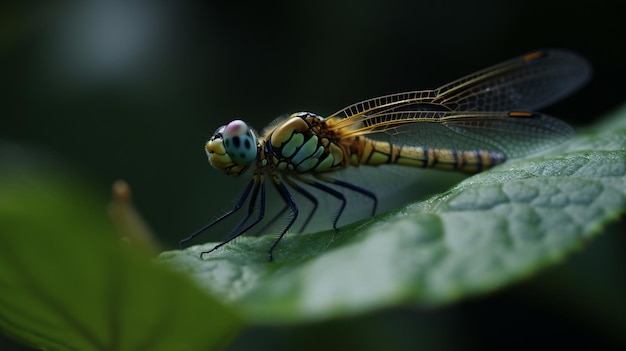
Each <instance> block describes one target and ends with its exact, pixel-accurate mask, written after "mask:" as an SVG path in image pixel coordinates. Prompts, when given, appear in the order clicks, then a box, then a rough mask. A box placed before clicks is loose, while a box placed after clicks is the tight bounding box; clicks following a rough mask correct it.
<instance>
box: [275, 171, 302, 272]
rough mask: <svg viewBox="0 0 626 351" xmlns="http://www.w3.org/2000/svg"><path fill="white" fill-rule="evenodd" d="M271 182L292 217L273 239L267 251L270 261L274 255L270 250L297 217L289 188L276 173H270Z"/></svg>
mask: <svg viewBox="0 0 626 351" xmlns="http://www.w3.org/2000/svg"><path fill="white" fill-rule="evenodd" d="M272 182H273V183H274V187H276V190H277V191H278V193H279V194H280V196H281V197H282V198H283V201H285V204H287V206H288V207H289V209H291V212H292V213H293V217H291V219H290V220H289V223H287V225H286V226H285V228H284V229H283V231H282V232H281V233H280V235H279V236H278V239H276V241H274V244H272V247H270V251H269V254H270V261H272V260H273V259H274V256H273V254H272V252H273V251H274V248H276V245H278V243H279V242H280V240H281V239H282V238H283V236H285V233H287V231H288V230H289V228H291V226H292V225H293V223H294V222H295V221H296V219H297V218H298V206H296V203H295V201H293V199H292V198H291V193H289V190H287V187H286V186H285V184H284V183H283V182H281V181H280V178H278V175H276V174H272Z"/></svg>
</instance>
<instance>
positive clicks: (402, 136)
mask: <svg viewBox="0 0 626 351" xmlns="http://www.w3.org/2000/svg"><path fill="white" fill-rule="evenodd" d="M590 74H591V68H590V65H589V64H588V63H587V61H586V60H585V59H584V58H583V57H582V56H580V55H578V54H576V53H574V52H571V51H568V50H562V49H546V50H538V51H534V52H530V53H527V54H525V55H522V56H519V57H517V58H514V59H511V60H508V61H505V62H503V63H500V64H497V65H494V66H492V67H489V68H486V69H483V70H480V71H478V72H476V73H473V74H470V75H468V76H465V77H463V78H460V79H458V80H455V81H453V82H451V83H449V84H446V85H443V86H441V87H439V88H437V89H434V90H418V91H409V92H402V93H396V94H391V95H385V96H381V97H376V98H372V99H368V100H364V101H361V102H357V103H355V104H352V105H349V106H347V107H345V108H343V109H341V110H339V111H338V112H336V113H334V114H332V115H330V116H328V117H321V116H318V115H316V114H314V113H311V112H298V113H294V114H291V115H289V116H287V117H286V118H283V119H281V120H279V121H275V122H274V123H272V124H271V125H270V126H269V127H267V128H266V129H265V130H264V131H263V133H262V134H258V133H257V132H256V131H255V130H254V129H253V128H251V127H250V126H249V125H248V124H247V123H246V122H244V121H242V120H233V121H232V122H230V123H228V124H226V125H224V126H221V127H219V128H218V129H217V130H216V131H215V133H214V134H213V135H212V136H211V137H210V139H209V140H208V141H207V143H206V145H205V151H206V154H207V156H208V159H209V162H210V164H211V165H212V166H213V167H215V168H216V169H218V170H221V171H223V172H224V173H225V174H227V175H229V176H233V177H239V176H242V175H243V174H244V173H246V172H247V171H249V170H251V171H252V177H251V179H250V181H249V182H248V183H247V185H246V187H245V188H244V190H243V192H242V193H241V195H240V196H239V198H238V199H237V200H236V203H235V205H234V207H233V208H232V209H231V210H229V211H227V212H225V213H224V214H223V215H221V216H220V217H218V218H216V219H215V220H213V221H211V222H210V223H208V224H206V225H205V226H203V227H202V228H200V229H199V230H197V231H196V232H194V233H193V234H191V235H190V236H188V237H186V238H184V239H183V240H181V241H180V248H181V249H182V248H183V246H184V245H185V243H187V242H188V241H190V240H192V239H194V238H195V237H196V236H198V235H200V234H201V233H203V232H205V231H206V230H208V229H209V228H211V227H212V226H214V225H215V224H217V223H219V222H221V221H222V220H224V219H225V218H227V217H229V216H231V215H233V214H235V213H237V212H238V211H239V210H240V209H242V208H245V204H246V201H247V200H248V198H249V201H248V206H247V212H246V213H245V215H244V216H243V218H242V219H241V220H240V221H239V223H238V224H237V225H236V226H235V227H234V228H233V229H232V230H231V231H230V233H229V234H228V235H227V236H226V237H225V239H224V240H223V241H222V242H221V243H219V244H218V245H216V246H215V247H213V248H212V249H211V250H209V251H204V252H202V253H201V257H203V256H204V255H205V254H209V253H211V252H213V251H215V250H217V249H218V248H220V247H222V246H224V245H226V244H227V243H229V242H231V241H232V240H233V239H235V238H237V237H239V236H240V235H242V234H244V233H246V232H247V231H249V230H250V229H251V228H253V227H254V226H255V225H257V224H258V223H260V222H261V221H262V220H263V218H264V217H265V211H266V185H267V184H268V183H269V184H271V186H273V187H274V188H275V190H276V191H277V193H278V194H279V195H280V198H281V199H282V201H283V202H284V206H283V208H282V209H281V210H280V211H279V212H278V213H277V215H275V216H274V217H273V218H272V219H271V220H270V224H271V223H272V222H274V221H276V220H277V219H278V218H280V217H281V216H283V215H284V214H285V213H286V212H287V211H289V212H290V213H291V215H290V217H289V219H288V221H287V223H286V224H285V225H284V226H283V227H282V230H281V231H280V233H279V235H278V237H277V239H276V240H275V241H274V242H273V244H272V245H271V247H270V248H269V259H270V260H272V259H273V251H274V249H275V248H276V247H277V245H278V243H279V242H280V241H281V239H282V238H283V237H284V235H285V234H286V233H287V232H288V231H289V229H290V228H291V227H292V226H293V224H294V222H295V221H296V219H297V217H298V215H299V210H298V205H297V204H296V202H295V201H294V197H293V196H292V191H293V192H296V193H298V194H300V195H302V197H303V198H304V199H308V201H310V202H311V204H312V205H313V206H312V209H311V210H310V211H309V213H308V215H307V217H306V219H305V220H304V224H303V226H302V228H301V230H300V231H303V230H304V229H305V228H306V226H307V224H308V223H309V221H310V220H311V218H312V217H313V215H314V213H315V211H316V210H317V208H318V198H317V197H316V196H315V195H314V194H313V193H312V192H311V191H310V190H313V189H317V190H316V191H314V192H316V193H319V192H321V193H326V194H328V195H330V196H331V197H334V198H335V199H336V200H337V201H338V202H339V209H338V211H337V215H336V216H335V217H334V221H333V227H334V228H335V230H337V223H338V220H339V218H340V217H341V214H342V213H343V212H344V210H345V208H346V206H347V205H348V202H347V199H346V194H345V193H346V192H355V193H360V194H362V195H364V196H365V197H367V198H369V199H371V202H372V216H373V215H374V214H375V213H376V207H377V202H378V199H377V195H376V194H375V193H374V192H373V191H371V190H368V189H366V188H363V187H360V186H357V185H355V184H353V183H352V182H349V181H346V180H341V179H337V178H336V177H333V176H332V175H333V174H334V172H340V171H342V170H345V169H346V168H348V167H360V166H381V167H382V166H383V165H401V166H408V167H419V168H435V169H441V170H449V171H460V172H465V173H477V172H481V171H483V170H486V169H488V168H491V167H493V166H495V165H498V164H501V163H503V162H505V161H506V160H507V159H511V158H518V157H522V156H526V155H530V154H533V153H536V152H539V151H541V150H544V149H547V148H550V147H552V146H555V145H558V144H560V143H562V142H564V141H565V140H567V139H568V138H570V137H571V136H572V135H573V133H574V129H573V128H572V127H571V126H570V125H569V124H567V123H566V122H563V121H561V120H559V119H557V118H553V117H550V116H547V115H545V114H543V113H539V112H535V111H537V110H538V109H541V108H543V107H545V106H548V105H550V104H552V103H554V102H556V101H558V100H560V99H562V98H564V97H566V96H568V95H570V94H572V93H573V92H574V91H576V90H577V89H579V88H580V87H581V86H582V85H584V83H586V81H587V80H588V79H589V77H590ZM255 213H256V215H255Z"/></svg>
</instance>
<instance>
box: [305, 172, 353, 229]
mask: <svg viewBox="0 0 626 351" xmlns="http://www.w3.org/2000/svg"><path fill="white" fill-rule="evenodd" d="M296 179H298V180H299V181H301V182H303V183H305V184H308V185H311V186H313V187H316V188H318V189H319V190H321V191H323V192H325V193H328V194H330V195H332V196H334V197H335V198H336V199H338V200H339V201H341V206H340V207H339V210H338V211H337V215H336V216H335V219H334V220H333V228H334V229H335V230H337V222H339V217H340V216H341V213H343V210H344V209H345V208H346V197H345V196H344V195H343V194H342V193H340V192H338V191H337V190H335V189H333V188H330V187H328V186H326V185H324V184H322V183H320V182H317V181H315V180H313V179H309V178H305V177H302V176H296Z"/></svg>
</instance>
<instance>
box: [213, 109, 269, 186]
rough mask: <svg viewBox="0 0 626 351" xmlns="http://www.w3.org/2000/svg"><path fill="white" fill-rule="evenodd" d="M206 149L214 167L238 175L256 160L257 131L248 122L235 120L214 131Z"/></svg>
mask: <svg viewBox="0 0 626 351" xmlns="http://www.w3.org/2000/svg"><path fill="white" fill-rule="evenodd" d="M205 151H206V154H207V156H208V157H209V162H210V163H211V165H213V167H215V168H217V169H219V170H222V171H224V173H226V174H228V175H231V176H238V175H240V174H242V173H244V172H245V171H247V170H248V168H249V167H250V165H251V164H252V163H253V162H254V161H255V160H256V157H257V153H258V147H257V137H256V133H255V132H254V130H252V128H250V126H248V124H247V123H246V122H244V121H242V120H238V119H237V120H234V121H232V122H230V123H228V124H227V125H224V126H221V127H219V128H218V129H217V130H216V131H215V133H213V136H212V137H211V138H210V139H209V141H207V143H206V145H205Z"/></svg>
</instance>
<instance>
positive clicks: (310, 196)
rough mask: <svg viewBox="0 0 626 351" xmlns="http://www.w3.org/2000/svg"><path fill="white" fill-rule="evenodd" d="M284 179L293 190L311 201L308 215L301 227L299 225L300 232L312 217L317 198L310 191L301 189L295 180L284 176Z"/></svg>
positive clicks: (315, 209)
mask: <svg viewBox="0 0 626 351" xmlns="http://www.w3.org/2000/svg"><path fill="white" fill-rule="evenodd" d="M284 180H285V183H287V184H289V186H291V187H292V188H293V189H294V190H295V191H297V192H298V193H300V195H302V196H304V197H306V198H307V199H309V201H311V203H312V204H313V209H312V210H311V211H310V212H309V215H308V216H307V217H306V219H305V220H304V223H303V224H302V227H300V231H299V233H302V232H303V231H304V228H306V226H307V225H309V222H310V221H311V218H313V215H314V214H315V212H316V211H317V204H318V203H317V198H316V197H315V196H313V194H311V193H310V192H308V191H306V190H304V189H302V187H301V186H299V185H298V184H297V183H296V182H294V181H293V180H292V179H291V178H289V177H285V178H284Z"/></svg>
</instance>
